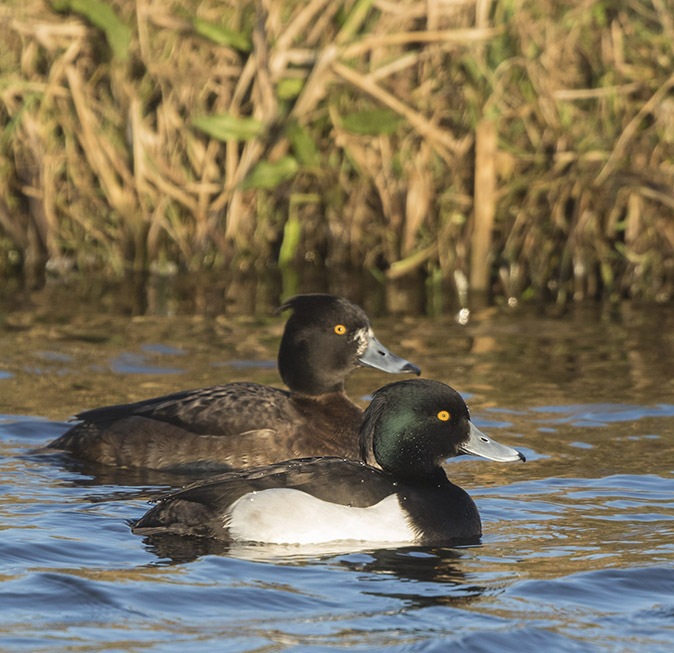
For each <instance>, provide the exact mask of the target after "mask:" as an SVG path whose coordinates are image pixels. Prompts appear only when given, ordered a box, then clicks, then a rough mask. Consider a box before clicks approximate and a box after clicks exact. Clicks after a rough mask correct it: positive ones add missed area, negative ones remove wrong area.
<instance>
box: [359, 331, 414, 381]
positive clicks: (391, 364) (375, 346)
mask: <svg viewBox="0 0 674 653" xmlns="http://www.w3.org/2000/svg"><path fill="white" fill-rule="evenodd" d="M358 361H359V362H360V364H361V365H364V366H366V367H374V368H376V369H378V370H383V371H384V372H390V373H392V374H400V373H401V372H413V373H414V374H416V375H417V376H419V375H420V374H421V370H420V369H419V368H418V367H417V366H416V365H414V364H413V363H410V362H409V361H406V360H405V359H404V358H400V356H396V355H395V354H394V353H393V352H391V351H389V350H388V349H387V348H386V347H384V345H382V344H381V342H379V340H377V339H376V338H375V337H374V336H373V335H368V336H367V348H366V349H365V351H364V352H363V353H362V354H361V355H360V356H358Z"/></svg>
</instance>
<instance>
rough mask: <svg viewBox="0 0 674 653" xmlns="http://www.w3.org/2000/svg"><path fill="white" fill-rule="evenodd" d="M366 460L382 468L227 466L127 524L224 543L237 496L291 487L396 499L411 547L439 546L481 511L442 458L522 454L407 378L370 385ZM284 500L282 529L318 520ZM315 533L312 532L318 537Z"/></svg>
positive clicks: (451, 395) (326, 496) (372, 500)
mask: <svg viewBox="0 0 674 653" xmlns="http://www.w3.org/2000/svg"><path fill="white" fill-rule="evenodd" d="M360 440H361V443H362V445H363V453H364V455H365V457H367V456H369V455H373V456H374V458H375V460H376V463H378V465H379V466H380V468H376V467H373V466H372V465H369V464H367V463H365V462H363V461H357V460H346V459H343V458H337V457H322V458H305V459H300V460H291V461H288V462H283V463H278V464H275V465H269V466H266V467H260V468H257V469H252V470H248V471H245V472H238V473H235V472H231V473H227V474H223V475H220V476H217V477H213V478H211V479H209V480H207V481H202V482H199V483H195V484H193V485H191V486H188V487H187V488H185V489H183V490H181V491H179V492H175V493H172V494H170V495H168V496H166V497H165V498H163V499H161V500H160V502H159V503H158V504H157V505H156V506H155V507H153V508H152V509H151V510H149V511H148V512H147V513H146V514H145V515H144V516H143V517H142V518H141V519H140V520H138V522H136V524H135V525H134V527H133V530H134V532H135V533H137V534H141V535H153V534H157V533H160V534H161V533H173V534H178V535H190V536H192V535H201V536H206V537H216V538H220V539H223V540H231V539H233V538H232V535H231V532H230V531H231V521H232V519H233V518H234V517H233V516H235V512H236V505H237V501H239V500H240V499H242V498H244V497H247V496H253V495H255V494H256V493H258V496H262V495H263V494H264V491H265V490H272V489H288V488H289V489H292V490H297V491H298V492H297V495H293V496H295V497H297V498H300V497H301V495H302V494H305V495H310V496H311V497H315V498H316V499H320V500H321V501H323V502H326V503H329V504H333V505H337V506H349V507H355V508H366V507H371V506H374V505H375V504H379V503H380V502H381V501H382V500H384V499H386V498H387V497H390V496H391V495H395V498H396V500H397V506H398V507H399V510H400V511H402V514H403V515H405V517H404V519H405V520H406V522H407V524H408V525H409V526H410V527H411V529H412V531H413V532H414V534H415V535H414V538H413V541H414V543H417V544H442V543H448V542H452V541H457V540H467V539H471V538H472V539H475V538H479V537H480V535H481V523H480V516H479V514H478V511H477V508H476V506H475V504H474V502H473V500H472V499H471V498H470V496H469V495H468V494H467V493H466V492H465V491H464V490H463V489H461V488H460V487H458V486H457V485H454V484H453V483H451V482H450V481H449V479H448V478H447V475H446V473H445V471H444V470H443V468H442V467H441V464H442V462H443V461H444V460H445V459H447V458H449V457H452V456H456V455H459V454H460V453H463V452H465V451H472V450H473V447H474V446H476V445H475V444H474V441H475V440H479V441H480V445H479V446H480V447H482V455H485V456H487V457H490V456H489V453H490V452H491V457H494V458H495V459H497V460H504V461H506V460H520V459H521V460H523V459H524V457H523V456H522V455H521V454H519V453H518V452H517V451H516V450H514V449H511V448H509V447H504V446H503V445H499V444H497V443H495V442H493V441H491V440H489V439H488V438H487V437H486V436H485V435H484V434H482V433H480V432H479V431H478V430H477V429H476V428H475V427H474V426H473V425H472V423H471V422H470V416H469V413H468V409H467V407H466V405H465V403H464V401H463V399H462V398H461V396H460V395H459V394H458V393H457V392H456V391H455V390H453V389H452V388H450V387H448V386H446V385H444V384H443V383H440V382H438V381H430V380H410V381H401V382H398V383H392V384H389V385H387V386H385V387H384V388H381V389H380V390H378V391H377V392H376V393H375V395H374V397H373V399H372V402H371V404H370V406H369V407H368V408H367V410H366V411H365V418H364V420H363V423H362V426H361V429H360ZM293 520H294V508H293V505H292V503H291V502H290V501H288V505H287V523H288V532H289V534H288V535H284V537H286V538H287V539H286V540H283V541H288V542H292V541H293V539H292V530H293V525H295V526H296V527H297V528H298V529H299V528H302V529H306V528H307V527H312V526H315V527H316V528H317V530H318V531H319V533H320V524H315V525H313V524H297V523H294V521H293ZM319 537H320V535H319Z"/></svg>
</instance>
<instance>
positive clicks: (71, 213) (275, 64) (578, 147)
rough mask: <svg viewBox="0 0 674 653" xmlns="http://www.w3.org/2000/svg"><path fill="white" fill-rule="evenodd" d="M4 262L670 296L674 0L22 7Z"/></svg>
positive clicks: (32, 272)
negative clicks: (300, 272)
mask: <svg viewBox="0 0 674 653" xmlns="http://www.w3.org/2000/svg"><path fill="white" fill-rule="evenodd" d="M0 43H2V48H1V49H0V125H1V129H2V131H1V134H0V170H1V174H0V274H2V276H3V278H8V277H10V276H12V275H13V276H21V275H22V276H23V278H24V279H25V280H26V281H27V283H28V284H30V285H32V286H38V285H40V284H41V283H42V282H43V281H44V276H45V273H49V272H52V273H54V274H65V273H69V272H72V271H78V272H80V273H91V272H92V271H99V272H100V271H103V272H105V273H107V274H110V273H112V274H117V275H119V274H123V273H125V272H127V271H130V270H132V271H133V270H135V271H140V270H152V271H155V272H158V273H172V272H175V271H183V270H184V271H193V270H197V271H198V270H218V269H230V270H238V271H241V270H252V271H255V270H262V269H266V268H269V267H270V266H280V267H292V266H297V265H310V266H315V267H316V268H320V269H322V270H326V271H330V270H333V269H337V268H342V267H344V268H355V269H364V270H367V271H369V272H371V273H372V275H374V277H375V278H379V279H381V280H384V279H401V278H406V277H415V278H421V279H423V282H424V283H426V284H430V285H432V286H436V287H443V288H445V289H449V290H450V291H451V292H453V293H454V294H456V295H457V296H458V297H461V296H463V295H465V294H466V293H467V292H468V291H474V290H477V291H483V290H484V291H487V292H488V293H490V294H491V295H492V296H500V297H503V298H511V299H512V300H515V299H517V298H524V299H527V298H529V297H537V298H543V299H552V300H555V301H558V302H561V303H564V302H566V301H568V300H569V299H572V298H575V299H582V298H587V297H591V298H595V297H609V298H612V299H620V298H625V297H630V298H639V299H645V300H656V301H661V302H666V301H670V300H671V298H672V293H673V292H674V254H673V252H674V219H673V216H674V7H673V6H672V1H671V0H627V1H625V0H378V1H373V0H180V1H178V0H4V2H3V4H2V6H0Z"/></svg>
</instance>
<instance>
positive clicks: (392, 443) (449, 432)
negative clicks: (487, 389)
mask: <svg viewBox="0 0 674 653" xmlns="http://www.w3.org/2000/svg"><path fill="white" fill-rule="evenodd" d="M463 453H467V454H474V455H477V456H482V457H484V458H488V459H490V460H496V461H502V462H510V461H517V460H524V456H523V455H522V454H521V453H520V452H519V451H517V450H516V449H513V448H511V447H506V446H504V445H502V444H499V443H498V442H494V441H493V440H492V439H490V438H488V437H487V436H486V435H485V434H484V433H482V432H481V431H480V430H479V429H478V428H477V427H476V426H475V425H474V424H473V423H472V422H471V420H470V413H469V412H468V407H467V406H466V404H465V402H464V401H463V399H462V398H461V395H459V393H458V392H456V390H454V389H453V388H450V387H449V386H447V385H445V384H444V383H440V382H439V381H431V380H429V379H412V380H408V381H398V382H397V383H391V384H389V385H386V386H384V387H383V388H380V389H379V390H377V392H376V393H375V394H374V396H373V398H372V402H371V403H370V405H369V407H368V408H367V410H366V411H365V416H364V419H363V424H362V426H361V456H362V458H363V460H365V461H366V462H369V463H374V462H376V463H377V464H379V466H380V467H381V468H382V469H383V470H384V471H385V472H387V473H388V474H390V475H391V476H393V477H394V478H396V479H400V480H403V481H414V482H422V483H425V482H434V481H435V480H437V479H438V478H444V472H442V470H441V467H440V466H441V464H442V462H443V461H445V460H447V458H451V457H453V456H457V455H460V454H463ZM438 475H440V476H438Z"/></svg>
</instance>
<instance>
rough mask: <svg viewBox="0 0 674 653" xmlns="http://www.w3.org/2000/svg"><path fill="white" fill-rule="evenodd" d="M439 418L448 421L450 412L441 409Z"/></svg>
mask: <svg viewBox="0 0 674 653" xmlns="http://www.w3.org/2000/svg"><path fill="white" fill-rule="evenodd" d="M438 419H439V420H440V421H442V422H446V421H447V420H448V419H449V413H448V412H447V411H446V410H441V411H440V412H439V413H438Z"/></svg>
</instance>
